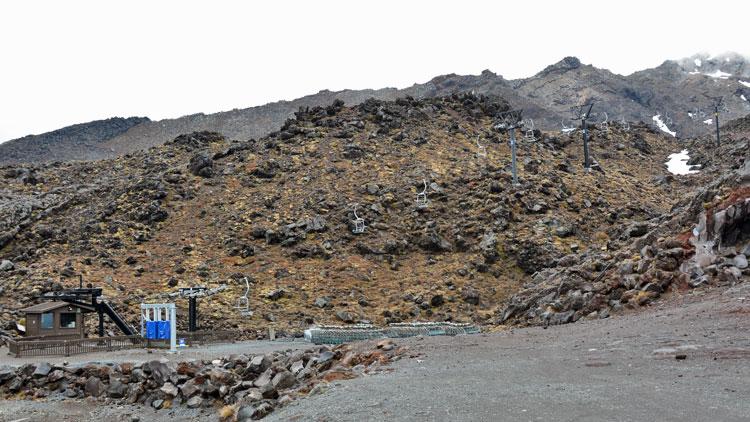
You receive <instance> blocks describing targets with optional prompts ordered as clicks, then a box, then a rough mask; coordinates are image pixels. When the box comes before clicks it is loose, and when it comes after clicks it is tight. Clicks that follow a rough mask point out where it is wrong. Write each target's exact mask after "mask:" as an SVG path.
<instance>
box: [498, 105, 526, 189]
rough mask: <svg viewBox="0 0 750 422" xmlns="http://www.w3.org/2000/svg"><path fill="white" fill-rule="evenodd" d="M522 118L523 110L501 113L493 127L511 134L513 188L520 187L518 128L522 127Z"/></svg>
mask: <svg viewBox="0 0 750 422" xmlns="http://www.w3.org/2000/svg"><path fill="white" fill-rule="evenodd" d="M521 116H523V110H510V111H506V112H504V113H500V115H499V116H498V120H497V122H496V123H495V124H494V125H493V127H494V128H495V129H496V130H498V131H505V130H507V131H508V132H510V162H511V172H512V174H513V186H518V185H519V184H520V183H518V169H517V165H516V128H518V127H520V126H521V125H522V123H521Z"/></svg>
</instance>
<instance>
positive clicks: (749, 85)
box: [740, 81, 750, 88]
mask: <svg viewBox="0 0 750 422" xmlns="http://www.w3.org/2000/svg"><path fill="white" fill-rule="evenodd" d="M740 83H741V84H742V85H745V86H746V87H748V88H750V82H745V81H740Z"/></svg>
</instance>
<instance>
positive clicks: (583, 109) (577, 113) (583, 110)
mask: <svg viewBox="0 0 750 422" xmlns="http://www.w3.org/2000/svg"><path fill="white" fill-rule="evenodd" d="M593 107H594V103H590V104H584V105H582V106H578V107H573V108H572V109H571V110H572V111H573V118H574V119H576V120H580V121H581V130H582V131H583V169H584V171H586V172H590V171H591V158H590V157H589V131H588V128H587V127H586V120H587V119H588V118H589V115H590V114H591V109H592V108H593Z"/></svg>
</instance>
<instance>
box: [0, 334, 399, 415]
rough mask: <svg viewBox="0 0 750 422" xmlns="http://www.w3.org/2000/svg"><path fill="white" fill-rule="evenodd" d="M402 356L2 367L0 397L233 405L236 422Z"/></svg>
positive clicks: (386, 344)
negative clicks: (91, 398)
mask: <svg viewBox="0 0 750 422" xmlns="http://www.w3.org/2000/svg"><path fill="white" fill-rule="evenodd" d="M400 354H401V349H400V348H398V347H394V344H393V342H392V341H390V340H384V341H381V342H380V343H377V344H375V343H367V344H360V345H357V347H353V346H351V345H341V346H337V347H335V348H332V349H329V348H328V347H325V346H318V347H315V348H312V349H309V350H299V351H286V352H275V353H271V354H265V355H254V356H253V355H244V354H239V355H231V356H228V357H224V358H221V359H216V360H213V361H210V362H209V361H195V360H193V361H182V362H170V361H167V360H153V361H149V362H144V363H114V364H112V363H110V364H104V363H87V364H79V365H62V366H58V365H51V364H49V363H39V364H26V365H23V366H21V367H18V368H2V369H0V396H5V397H13V398H28V399H37V398H44V397H62V398H83V397H94V398H97V399H99V400H101V401H107V402H109V401H114V402H116V403H128V404H141V405H146V406H151V407H153V408H155V409H163V408H169V407H173V406H180V405H182V406H187V407H189V408H200V407H215V406H224V405H231V406H232V407H233V409H235V410H237V420H249V419H261V418H263V417H264V416H266V415H268V414H269V413H271V412H272V411H273V410H274V409H275V408H276V407H278V406H281V405H284V404H286V403H289V402H290V401H292V400H295V399H296V398H299V397H303V396H305V395H307V394H316V393H319V392H322V391H324V390H325V388H326V386H327V383H328V382H332V381H337V380H342V379H350V378H354V377H356V376H358V375H361V374H364V373H373V372H376V371H378V370H379V369H380V368H381V367H382V366H383V365H387V364H388V363H389V362H391V361H392V360H395V359H398V358H399V356H400Z"/></svg>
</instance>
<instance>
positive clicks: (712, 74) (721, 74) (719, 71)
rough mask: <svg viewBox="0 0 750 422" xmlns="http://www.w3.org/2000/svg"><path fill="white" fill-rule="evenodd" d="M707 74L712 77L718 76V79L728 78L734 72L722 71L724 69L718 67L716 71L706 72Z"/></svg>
mask: <svg viewBox="0 0 750 422" xmlns="http://www.w3.org/2000/svg"><path fill="white" fill-rule="evenodd" d="M705 75H706V76H710V77H712V78H717V79H727V78H729V77H730V76H732V74H731V73H727V72H722V71H721V70H719V69H716V72H714V73H706V74H705Z"/></svg>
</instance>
